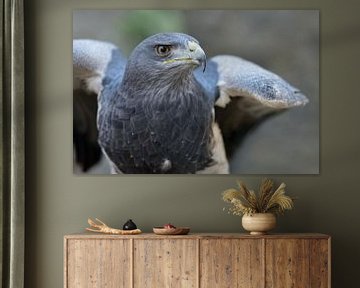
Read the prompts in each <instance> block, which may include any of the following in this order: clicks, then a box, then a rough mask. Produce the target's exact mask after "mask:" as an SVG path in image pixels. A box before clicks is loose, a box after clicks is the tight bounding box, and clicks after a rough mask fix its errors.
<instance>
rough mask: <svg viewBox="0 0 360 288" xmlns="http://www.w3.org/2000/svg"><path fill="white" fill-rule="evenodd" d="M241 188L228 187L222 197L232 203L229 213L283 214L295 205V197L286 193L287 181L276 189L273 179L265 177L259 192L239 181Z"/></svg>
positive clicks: (240, 214)
mask: <svg viewBox="0 0 360 288" xmlns="http://www.w3.org/2000/svg"><path fill="white" fill-rule="evenodd" d="M237 183H238V187H239V189H234V188H232V189H227V190H225V191H224V192H223V193H222V199H223V200H224V201H225V202H227V203H231V205H232V206H231V207H230V208H229V213H231V214H233V215H238V216H242V215H252V214H256V213H273V214H283V213H284V212H285V210H291V209H292V208H293V207H294V198H291V197H290V196H287V195H285V187H286V185H285V183H281V184H280V186H279V187H278V188H277V189H276V190H274V189H273V187H274V182H273V181H272V180H271V179H263V180H262V182H261V184H260V188H259V192H258V194H256V193H255V192H254V191H252V190H249V189H248V188H247V187H246V185H245V184H244V182H242V181H238V182H237Z"/></svg>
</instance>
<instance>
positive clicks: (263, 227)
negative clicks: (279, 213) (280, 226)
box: [242, 213, 276, 235]
mask: <svg viewBox="0 0 360 288" xmlns="http://www.w3.org/2000/svg"><path fill="white" fill-rule="evenodd" d="M242 226H243V227H244V229H245V230H247V231H249V232H250V234H251V235H263V234H266V233H267V232H268V231H270V230H272V229H274V228H275V226H276V217H275V215H274V214H272V213H255V214H252V215H244V216H243V217H242Z"/></svg>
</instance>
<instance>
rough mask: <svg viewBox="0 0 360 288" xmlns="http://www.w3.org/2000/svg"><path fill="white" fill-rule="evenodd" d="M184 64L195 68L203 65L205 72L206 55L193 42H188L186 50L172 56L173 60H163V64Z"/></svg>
mask: <svg viewBox="0 0 360 288" xmlns="http://www.w3.org/2000/svg"><path fill="white" fill-rule="evenodd" d="M178 61H179V62H186V63H192V64H195V65H197V66H199V65H203V66H204V69H203V72H205V68H206V55H205V52H204V50H203V49H202V48H201V47H200V45H199V44H198V43H196V42H194V41H188V42H187V47H186V49H181V50H179V51H177V53H175V54H174V58H172V59H168V60H165V61H164V63H165V64H167V63H173V62H178Z"/></svg>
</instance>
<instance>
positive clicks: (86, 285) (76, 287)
mask: <svg viewBox="0 0 360 288" xmlns="http://www.w3.org/2000/svg"><path fill="white" fill-rule="evenodd" d="M66 248H67V249H66V250H65V253H67V255H66V259H67V263H66V264H65V265H66V271H65V273H66V274H65V287H66V288H95V287H96V288H104V287H107V288H129V287H131V272H132V271H131V269H130V267H131V245H130V240H118V239H116V240H105V239H99V240H95V239H92V240H89V239H68V240H67V245H66Z"/></svg>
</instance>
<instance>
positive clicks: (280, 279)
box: [265, 239, 310, 288]
mask: <svg viewBox="0 0 360 288" xmlns="http://www.w3.org/2000/svg"><path fill="white" fill-rule="evenodd" d="M309 255H310V254H309V240H307V239H266V256H265V258H266V264H265V266H266V287H269V288H271V287H274V288H287V287H292V288H304V287H309V279H310V278H309V272H310V266H309V265H310V261H309V260H310V258H309Z"/></svg>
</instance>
